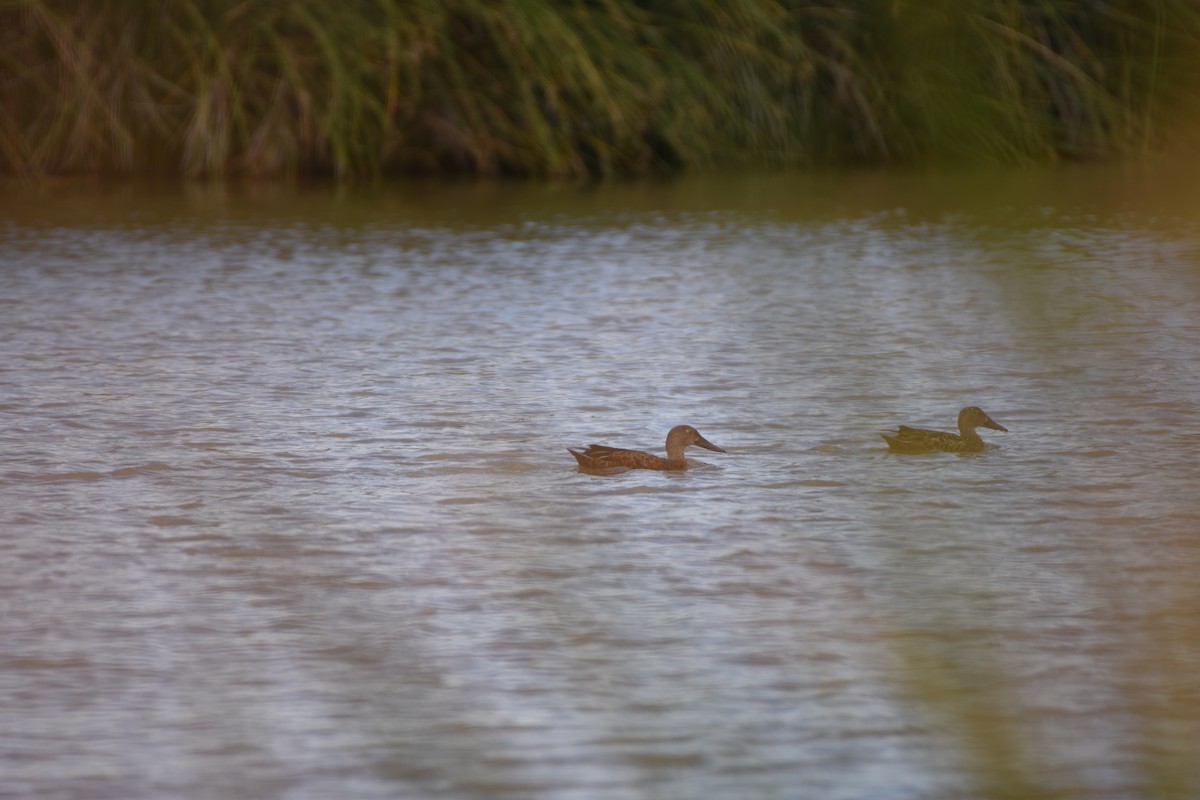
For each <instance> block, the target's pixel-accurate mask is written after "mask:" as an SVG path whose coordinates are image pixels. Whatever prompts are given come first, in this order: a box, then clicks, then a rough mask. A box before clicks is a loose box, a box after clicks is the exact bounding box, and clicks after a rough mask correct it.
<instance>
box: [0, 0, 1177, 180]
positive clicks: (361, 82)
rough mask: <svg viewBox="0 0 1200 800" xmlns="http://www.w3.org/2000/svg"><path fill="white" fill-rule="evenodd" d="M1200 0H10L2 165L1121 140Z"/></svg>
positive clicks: (538, 165)
mask: <svg viewBox="0 0 1200 800" xmlns="http://www.w3.org/2000/svg"><path fill="white" fill-rule="evenodd" d="M1197 53H1200V4H1197V3H1195V2H1194V1H1193V0H1110V2H1100V1H1099V0H1075V1H1074V2H1068V1H1067V0H887V2H885V1H884V0H807V1H806V2H798V0H346V2H340V3H329V2H325V0H291V1H290V2H279V1H278V0H163V2H159V3H143V2H140V0H104V1H103V2H101V1H100V0H0V169H3V170H4V171H7V172H10V173H15V174H18V175H26V176H36V175H44V174H56V173H71V172H96V171H100V172H116V173H130V172H143V171H145V172H163V171H166V172H181V173H183V174H186V175H224V174H248V175H286V174H330V175H334V176H337V177H339V178H360V177H373V176H378V175H382V174H389V173H438V174H446V173H467V174H484V175H509V174H512V175H535V176H571V175H612V174H646V173H654V172H663V171H675V170H680V169H709V168H726V167H742V166H750V167H756V168H762V167H791V166H800V165H811V164H830V163H833V164H864V163H867V164H878V163H911V162H914V161H922V160H942V159H951V160H966V161H975V162H978V161H983V162H993V163H1014V162H1015V163H1020V162H1027V161H1035V160H1045V159H1058V158H1113V157H1119V156H1122V155H1126V154H1129V153H1135V152H1145V151H1148V150H1151V149H1157V148H1161V147H1164V146H1168V145H1171V144H1173V143H1174V142H1175V141H1177V140H1178V139H1181V138H1182V137H1184V136H1186V135H1187V133H1188V131H1189V128H1190V123H1191V121H1192V117H1193V114H1192V113H1191V112H1192V111H1193V110H1194V109H1195V108H1196V105H1197V104H1196V100H1197V97H1196V82H1195V78H1194V75H1195V74H1196V54H1197Z"/></svg>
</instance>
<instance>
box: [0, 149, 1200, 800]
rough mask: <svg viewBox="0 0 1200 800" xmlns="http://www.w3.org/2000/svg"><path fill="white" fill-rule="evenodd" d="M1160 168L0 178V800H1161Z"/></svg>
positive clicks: (1188, 435)
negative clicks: (640, 461)
mask: <svg viewBox="0 0 1200 800" xmlns="http://www.w3.org/2000/svg"><path fill="white" fill-rule="evenodd" d="M1171 177H1172V176H1170V175H1157V176H1155V175H1144V174H1129V173H1125V174H1109V173H1107V172H1105V171H1103V170H1100V169H1098V168H1088V169H1081V170H1074V171H1072V170H1060V171H1058V172H1055V173H1053V174H1036V175H1032V174H1031V175H1016V176H1013V175H1008V176H1002V175H1001V176H990V177H988V176H984V178H982V179H981V178H980V177H978V176H976V177H967V176H962V177H958V178H940V179H939V178H934V177H931V176H920V175H908V176H901V175H841V176H836V175H833V176H823V177H816V178H814V177H781V178H771V179H757V180H755V179H738V180H721V179H709V180H693V181H690V182H678V183H665V184H661V185H642V184H639V185H632V186H621V185H618V186H608V187H600V188H588V189H581V188H578V187H530V186H504V185H491V186H460V187H440V188H439V187H433V186H412V187H404V188H382V189H375V190H359V191H353V192H333V191H326V190H313V189H295V190H292V189H279V188H269V187H268V188H262V187H249V188H243V189H234V188H230V189H225V190H221V189H196V188H190V189H155V188H140V189H128V188H124V189H117V190H106V189H104V188H96V187H81V186H66V187H55V188H50V189H48V190H46V191H45V192H42V193H38V194H34V193H21V192H16V193H13V192H10V193H8V194H7V195H6V197H5V199H4V200H3V201H0V209H2V210H3V211H4V214H5V220H6V221H4V222H3V223H0V322H2V323H3V325H2V328H0V330H2V331H3V333H2V340H0V341H2V350H0V420H2V422H3V425H2V426H0V775H2V776H3V778H2V781H3V792H2V793H4V794H9V795H11V796H19V797H31V798H51V797H53V798H159V797H189V798H245V797H286V798H329V797H347V798H514V799H515V798H537V799H538V800H541V799H542V798H545V799H547V800H550V799H553V800H558V799H559V798H562V799H564V800H566V799H567V798H579V799H580V800H592V799H596V800H625V799H626V798H631V799H634V798H636V799H640V798H679V799H680V800H683V799H684V798H688V799H691V798H801V797H820V798H826V799H833V800H836V799H837V798H889V799H890V798H904V799H908V798H931V799H933V798H937V799H940V798H963V797H988V796H991V797H995V796H1001V793H1002V792H1014V793H1015V794H1011V795H1004V796H1023V797H1088V798H1147V797H1186V796H1196V795H1197V794H1200V774H1198V773H1200V770H1197V769H1196V766H1195V765H1196V764H1197V763H1200V744H1197V742H1200V686H1198V678H1197V674H1198V673H1197V671H1196V663H1197V658H1198V656H1200V586H1198V581H1200V571H1198V570H1197V566H1198V565H1200V564H1198V562H1200V499H1198V494H1200V482H1198V481H1197V478H1198V477H1200V467H1197V450H1198V447H1200V413H1198V412H1200V406H1198V399H1200V369H1198V367H1200V225H1198V222H1200V203H1198V202H1196V201H1195V199H1194V198H1192V197H1191V196H1190V195H1189V191H1190V187H1194V186H1195V185H1196V184H1195V182H1194V181H1190V182H1189V181H1182V182H1181V185H1182V184H1186V186H1187V187H1188V190H1187V191H1184V190H1182V189H1181V191H1180V192H1178V193H1174V192H1172V191H1171V187H1172V186H1174V185H1175V184H1173V183H1172V182H1171V181H1170V178H1171ZM981 185H982V186H984V187H985V191H983V192H982V193H981V192H980V191H979V189H980V186H981ZM971 404H977V405H980V406H982V407H983V408H984V409H985V410H986V411H987V412H988V413H990V414H991V415H992V416H993V417H994V418H995V419H996V420H997V421H998V422H1000V423H1001V424H1003V425H1004V426H1006V427H1007V428H1008V429H1009V432H1008V433H1000V432H995V431H989V430H985V431H983V434H984V437H985V439H986V440H987V441H989V442H991V443H993V444H997V445H1000V447H998V448H992V449H989V450H987V451H986V452H984V453H982V454H979V455H969V456H955V455H949V454H945V455H933V456H900V455H893V454H890V453H888V452H887V451H886V450H885V449H884V445H883V440H882V439H881V438H880V436H879V434H880V432H882V431H885V430H887V429H889V428H890V427H894V426H895V425H896V424H898V423H907V424H912V425H919V426H922V427H935V428H941V429H950V428H952V427H953V425H954V419H955V416H956V414H957V412H958V409H959V408H961V407H963V406H966V405H971ZM683 422H686V423H689V424H692V425H694V426H696V427H697V428H698V429H699V430H700V431H701V432H702V433H703V434H704V435H705V436H707V437H708V438H709V439H710V440H711V441H713V442H715V443H716V444H718V445H720V446H722V447H724V448H725V449H726V450H727V451H728V452H727V453H725V454H720V453H713V452H709V451H706V450H699V449H692V450H689V451H688V452H689V455H690V457H691V458H692V468H691V469H689V470H688V471H687V472H679V473H661V472H651V471H632V472H626V473H623V474H618V475H612V476H594V475H586V474H582V473H580V472H578V471H577V470H576V467H575V463H574V461H573V459H572V457H571V456H570V455H569V454H568V453H567V452H566V448H567V447H569V446H580V445H584V444H587V443H589V442H602V443H609V444H614V445H618V446H623V447H636V448H640V449H647V450H651V451H654V452H659V453H661V452H662V446H663V439H664V437H665V433H666V431H667V429H668V428H670V427H671V426H672V425H675V424H678V423H683Z"/></svg>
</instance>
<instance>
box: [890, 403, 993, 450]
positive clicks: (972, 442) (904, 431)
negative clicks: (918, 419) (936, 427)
mask: <svg viewBox="0 0 1200 800" xmlns="http://www.w3.org/2000/svg"><path fill="white" fill-rule="evenodd" d="M981 426H982V427H984V428H991V429H992V430H994V431H1004V432H1006V433H1007V432H1008V428H1006V427H1004V426H1003V425H1001V424H999V423H998V422H996V421H995V420H993V419H992V418H991V417H989V416H988V415H987V414H985V413H984V411H983V409H982V408H980V407H979V406H967V407H966V408H964V409H963V410H962V411H960V412H958V433H943V432H941V431H927V430H924V429H922V428H910V427H908V426H907V425H901V426H900V428H899V429H898V430H897V431H896V432H895V433H893V434H890V435H889V434H886V433H884V434H881V435H882V436H883V438H884V441H886V442H887V443H888V447H889V448H891V450H892V451H893V452H895V453H935V452H937V451H939V450H941V451H945V452H947V453H980V452H983V449H984V448H985V447H987V445H985V444H984V443H983V439H981V438H980V436H979V434H978V433H976V432H975V429H976V428H978V427H981Z"/></svg>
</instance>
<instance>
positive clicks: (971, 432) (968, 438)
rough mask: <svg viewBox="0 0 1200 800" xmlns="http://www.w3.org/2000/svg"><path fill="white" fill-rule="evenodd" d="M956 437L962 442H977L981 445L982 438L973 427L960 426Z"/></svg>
mask: <svg viewBox="0 0 1200 800" xmlns="http://www.w3.org/2000/svg"><path fill="white" fill-rule="evenodd" d="M958 435H959V438H961V439H962V440H963V441H964V442H971V443H972V444H974V443H976V442H979V443H980V444H983V437H982V436H980V435H979V434H978V433H976V432H975V426H974V425H960V426H959V428H958Z"/></svg>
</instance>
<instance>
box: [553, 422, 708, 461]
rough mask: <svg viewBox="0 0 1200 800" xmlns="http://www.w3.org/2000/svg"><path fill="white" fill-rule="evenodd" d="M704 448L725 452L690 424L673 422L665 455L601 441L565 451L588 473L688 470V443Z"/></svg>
mask: <svg viewBox="0 0 1200 800" xmlns="http://www.w3.org/2000/svg"><path fill="white" fill-rule="evenodd" d="M693 444H694V445H696V446H697V447H703V448H705V449H706V450H713V451H715V452H717V453H724V452H725V451H724V450H722V449H721V448H720V447H717V446H716V445H715V444H713V443H712V442H710V441H709V440H708V439H705V438H704V437H703V436H701V435H700V432H699V431H698V430H696V429H695V428H693V427H692V426H691V425H676V426H675V427H674V428H671V431H670V432H669V433H668V434H667V457H666V458H663V457H662V456H656V455H653V454H651V453H643V452H642V451H641V450H623V449H621V448H619V447H606V446H605V445H602V444H589V445H588V446H587V449H586V450H575V449H573V448H570V447H568V448H567V452H568V453H570V454H571V455H573V456H575V460H576V461H578V462H579V468H580V469H581V470H584V471H588V472H599V471H605V470H613V469H620V468H622V467H623V468H625V469H661V470H679V469H687V467H688V462H687V459H686V458H684V457H683V450H684V448H685V447H688V446H690V445H693Z"/></svg>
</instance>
